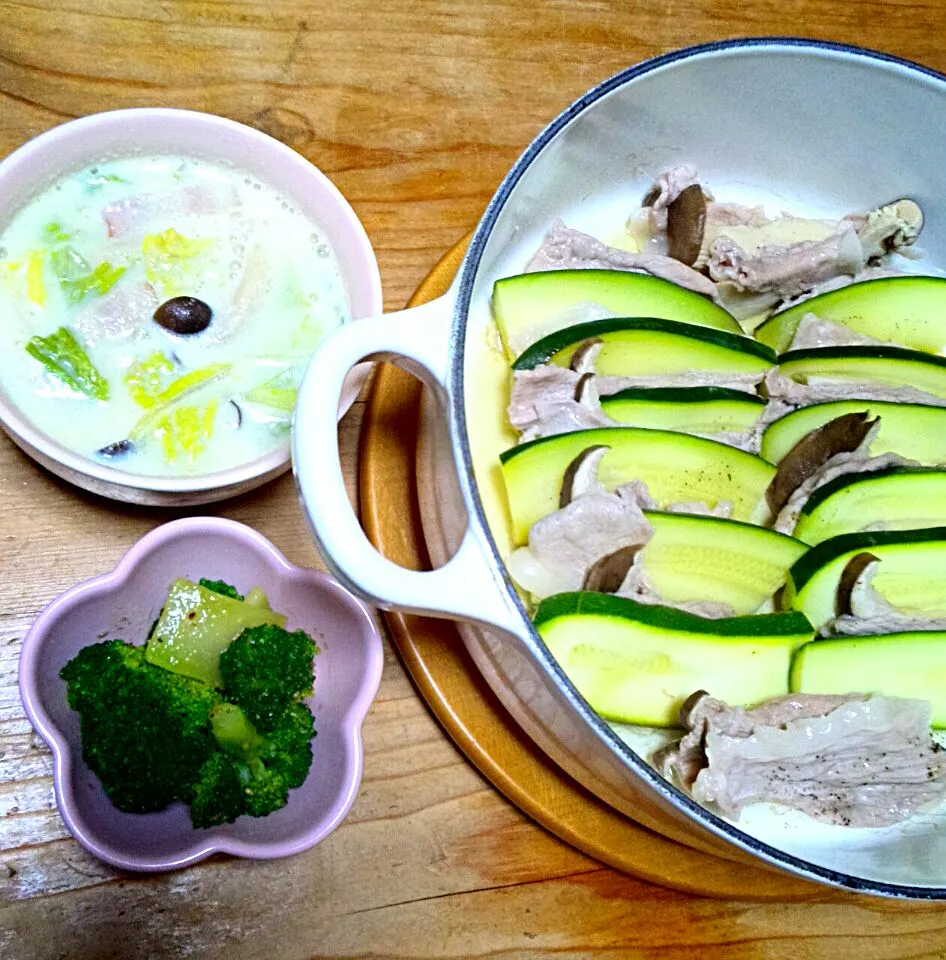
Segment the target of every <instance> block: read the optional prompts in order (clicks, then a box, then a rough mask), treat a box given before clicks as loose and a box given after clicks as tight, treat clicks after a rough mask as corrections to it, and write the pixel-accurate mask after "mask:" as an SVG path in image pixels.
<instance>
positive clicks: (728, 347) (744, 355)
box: [512, 317, 775, 377]
mask: <svg viewBox="0 0 946 960" xmlns="http://www.w3.org/2000/svg"><path fill="white" fill-rule="evenodd" d="M590 339H595V340H600V341H601V349H600V352H599V353H598V358H597V361H596V363H595V371H596V372H597V373H600V374H603V375H604V376H628V377H629V376H661V375H663V374H671V373H684V372H689V371H692V370H700V371H705V372H710V373H758V374H760V376H761V375H762V374H764V373H765V372H766V371H767V370H768V369H769V368H770V367H772V366H774V365H775V351H774V350H772V349H771V348H770V347H767V346H765V344H762V343H757V342H756V341H755V340H753V339H751V338H750V337H744V336H738V335H736V334H734V333H726V332H725V331H723V330H713V329H711V328H709V327H699V326H695V325H694V324H692V323H681V322H680V321H678V320H663V319H661V318H659V317H609V318H608V319H605V320H592V321H590V322H588V323H576V324H573V325H572V326H570V327H565V328H564V329H563V330H556V331H555V332H553V333H550V334H548V335H547V336H545V337H542V339H541V340H537V341H536V342H535V343H533V344H532V346H530V347H529V348H528V349H527V350H525V351H524V352H523V353H522V354H520V355H519V356H518V357H517V358H516V361H515V363H514V364H513V365H512V366H513V369H514V370H532V369H533V368H534V367H537V366H538V365H539V364H540V363H554V364H557V365H558V366H560V367H567V366H568V365H569V363H570V362H571V359H572V354H573V353H574V352H575V351H576V349H577V348H578V347H579V346H580V345H581V344H582V343H584V342H585V341H587V340H590Z"/></svg>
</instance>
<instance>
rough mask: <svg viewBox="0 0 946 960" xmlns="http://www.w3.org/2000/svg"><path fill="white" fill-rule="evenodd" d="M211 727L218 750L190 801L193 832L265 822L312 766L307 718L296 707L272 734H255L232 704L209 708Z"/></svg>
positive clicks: (304, 711) (305, 711)
mask: <svg viewBox="0 0 946 960" xmlns="http://www.w3.org/2000/svg"><path fill="white" fill-rule="evenodd" d="M211 726H212V729H213V734H214V737H215V739H216V741H217V745H218V747H219V749H218V750H217V752H215V753H214V755H213V756H212V757H211V758H210V759H209V760H208V761H207V762H206V763H205V764H204V765H203V767H202V768H201V771H200V777H199V780H198V782H197V786H196V788H195V791H194V799H193V801H192V802H191V821H192V822H193V824H194V826H195V827H212V826H216V825H217V824H221V823H231V822H232V821H234V820H236V818H237V817H239V816H243V815H244V814H245V815H248V816H251V817H265V816H267V815H268V814H270V813H272V812H273V811H275V810H279V809H280V808H281V807H284V806H285V805H286V802H287V800H288V798H289V791H290V789H292V788H293V787H298V786H300V785H301V784H302V782H303V781H304V780H305V778H306V776H307V775H308V772H309V767H310V765H311V763H312V745H311V743H310V741H311V739H312V736H313V732H314V731H313V722H312V714H311V713H310V712H309V709H308V707H306V706H305V705H304V704H301V703H296V704H292V705H290V707H289V708H288V709H286V710H284V711H283V714H282V717H281V718H280V720H279V722H278V723H277V724H276V726H275V728H274V729H273V731H272V732H270V733H267V734H265V735H263V734H261V733H259V731H257V730H256V729H255V727H254V726H253V724H252V723H251V722H250V721H249V719H248V718H247V716H246V714H245V713H244V712H243V711H242V710H241V709H240V708H239V707H238V706H236V705H235V704H232V703H221V704H219V705H218V706H217V707H215V708H214V710H213V713H212V715H211Z"/></svg>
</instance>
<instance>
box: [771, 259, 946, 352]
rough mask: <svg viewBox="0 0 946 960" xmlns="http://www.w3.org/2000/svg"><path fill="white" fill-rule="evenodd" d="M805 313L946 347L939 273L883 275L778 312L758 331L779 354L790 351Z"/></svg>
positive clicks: (891, 339)
mask: <svg viewBox="0 0 946 960" xmlns="http://www.w3.org/2000/svg"><path fill="white" fill-rule="evenodd" d="M806 313H814V314H815V315H816V316H818V317H819V318H820V319H822V320H828V321H830V322H831V323H837V324H840V325H841V326H844V327H849V328H850V329H851V330H854V331H856V332H857V333H862V334H864V335H865V336H868V337H873V338H874V339H875V340H880V341H881V342H883V343H896V344H899V345H900V346H903V347H908V348H910V349H911V350H923V351H926V352H928V353H942V352H944V351H946V280H944V279H943V278H941V277H884V278H881V279H877V280H865V281H863V282H861V283H853V284H851V285H850V286H848V287H842V288H841V289H840V290H832V291H829V292H828V293H822V294H821V295H819V296H817V297H812V298H811V299H810V300H805V301H803V302H802V303H800V304H798V305H797V306H795V307H790V308H789V309H788V310H783V311H782V312H781V313H776V314H775V315H774V316H772V317H770V318H769V319H768V320H766V321H765V323H763V324H761V326H759V327H758V328H757V329H756V331H755V335H756V337H757V338H758V339H759V340H760V341H761V342H762V343H765V344H768V345H769V346H770V347H772V348H773V349H774V350H776V351H778V352H781V351H783V350H787V349H788V347H789V344H791V342H792V339H793V338H794V336H795V331H796V330H797V329H798V324H799V323H800V322H801V319H802V317H804V316H805V314H806Z"/></svg>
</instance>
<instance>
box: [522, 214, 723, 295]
mask: <svg viewBox="0 0 946 960" xmlns="http://www.w3.org/2000/svg"><path fill="white" fill-rule="evenodd" d="M580 269H597V270H629V271H631V272H634V273H649V274H651V275H652V276H655V277H660V278H661V279H663V280H669V281H670V282H671V283H675V284H677V285H678V286H681V287H686V289H688V290H692V291H694V292H695V293H700V294H703V295H704V296H707V297H715V295H716V287H715V286H714V285H713V282H712V281H711V280H709V279H707V278H706V277H705V276H703V274H702V273H699V272H697V271H696V270H694V269H693V268H692V267H688V266H686V265H685V264H682V263H680V261H679V260H674V259H673V258H672V257H665V256H661V255H660V254H653V253H628V251H626V250H619V249H618V248H617V247H609V246H608V245H607V244H605V243H602V242H601V241H600V240H597V239H595V238H594V237H592V236H591V235H590V234H587V233H582V232H581V231H580V230H573V229H572V228H571V227H567V226H566V225H565V224H564V223H563V222H562V221H561V220H556V221H555V222H554V223H553V224H552V227H551V229H550V230H549V232H548V233H547V234H546V235H545V239H544V240H543V241H542V244H541V246H540V247H539V249H538V250H536V252H535V253H534V254H533V255H532V258H531V259H530V260H529V262H528V264H526V269H525V272H526V273H535V272H539V271H542V270H580Z"/></svg>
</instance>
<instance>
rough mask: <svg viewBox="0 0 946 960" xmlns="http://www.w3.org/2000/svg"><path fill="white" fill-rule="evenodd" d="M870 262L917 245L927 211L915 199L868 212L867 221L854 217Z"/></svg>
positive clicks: (895, 201) (899, 201) (898, 201)
mask: <svg viewBox="0 0 946 960" xmlns="http://www.w3.org/2000/svg"><path fill="white" fill-rule="evenodd" d="M851 219H853V220H854V222H855V229H856V230H857V235H858V237H859V238H860V241H861V245H862V246H863V248H864V255H865V257H866V258H867V259H868V260H873V259H876V258H877V257H882V256H883V255H884V254H885V253H894V252H895V251H897V250H899V249H901V248H902V247H909V246H910V245H911V244H913V243H915V242H916V239H917V237H919V235H920V231H921V230H922V229H923V211H922V210H921V209H920V206H919V204H918V203H916V201H914V200H908V199H902V200H894V202H893V203H888V204H886V205H885V206H883V207H878V209H876V210H872V211H871V212H870V213H868V214H867V215H866V216H865V217H864V218H863V220H860V222H858V221H859V218H857V217H853V218H851Z"/></svg>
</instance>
